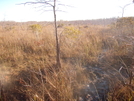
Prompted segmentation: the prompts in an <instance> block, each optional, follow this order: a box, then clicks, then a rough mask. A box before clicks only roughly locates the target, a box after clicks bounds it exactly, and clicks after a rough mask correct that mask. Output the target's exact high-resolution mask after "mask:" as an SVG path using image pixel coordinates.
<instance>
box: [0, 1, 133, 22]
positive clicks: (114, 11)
mask: <svg viewBox="0 0 134 101" xmlns="http://www.w3.org/2000/svg"><path fill="white" fill-rule="evenodd" d="M28 1H36V0H0V21H3V20H6V21H52V20H53V13H52V12H51V11H49V12H44V13H42V11H40V9H39V8H38V9H36V8H35V7H36V6H29V5H26V6H24V5H16V4H19V3H24V2H28ZM59 1H60V2H61V3H62V4H66V5H70V6H73V7H66V6H63V7H58V9H59V10H62V11H65V12H57V19H58V20H87V19H100V18H111V17H121V15H122V8H121V7H123V6H125V5H126V4H129V3H132V0H59ZM44 9H47V8H44ZM133 11H134V4H131V5H129V6H127V7H126V8H125V13H124V16H134V13H133Z"/></svg>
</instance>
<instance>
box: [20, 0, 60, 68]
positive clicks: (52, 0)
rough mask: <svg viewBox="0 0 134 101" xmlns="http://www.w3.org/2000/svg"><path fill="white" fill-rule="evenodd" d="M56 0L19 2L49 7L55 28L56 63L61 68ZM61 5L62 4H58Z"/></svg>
mask: <svg viewBox="0 0 134 101" xmlns="http://www.w3.org/2000/svg"><path fill="white" fill-rule="evenodd" d="M56 3H57V1H56V0H37V1H35V2H25V3H21V4H23V5H33V4H38V5H41V6H39V7H51V8H52V11H53V15H54V28H55V39H56V54H57V56H56V62H57V63H56V64H57V67H58V68H61V62H60V43H59V38H58V32H57V18H56ZM59 5H62V4H59Z"/></svg>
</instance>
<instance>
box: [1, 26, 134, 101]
mask: <svg viewBox="0 0 134 101" xmlns="http://www.w3.org/2000/svg"><path fill="white" fill-rule="evenodd" d="M21 27H22V28H23V30H21V29H22V28H20V26H15V27H14V28H10V29H6V28H5V29H3V28H2V27H1V28H0V47H1V48H0V51H1V52H0V64H1V65H0V67H1V71H3V72H2V73H1V75H0V81H1V86H0V87H1V88H0V89H1V94H0V100H1V101H77V99H78V97H79V96H80V95H81V89H83V88H84V87H85V85H86V84H88V82H90V80H89V78H90V76H91V74H89V72H87V70H86V68H82V67H85V66H87V65H90V66H96V65H98V66H103V67H104V66H105V67H106V66H111V65H112V66H115V68H117V69H118V68H120V66H121V65H122V64H123V63H122V62H120V61H121V59H123V61H124V62H125V63H124V64H126V65H127V66H131V65H130V64H131V63H132V62H130V61H129V60H132V59H131V58H132V56H133V55H132V53H133V46H132V45H128V44H129V43H128V40H127V41H122V39H123V38H121V37H120V38H119V37H114V34H113V32H112V31H111V30H110V29H109V28H108V27H107V28H106V27H102V26H91V25H89V26H88V27H87V28H84V27H82V26H69V27H68V26H66V27H62V28H60V30H61V31H62V30H63V31H62V33H60V34H61V35H60V42H61V43H60V46H61V60H62V68H61V69H60V70H57V69H56V66H55V62H56V61H55V60H56V57H55V56H56V53H55V36H54V34H53V27H52V26H51V25H49V26H42V30H41V32H40V34H39V38H37V36H36V35H35V34H34V33H33V32H32V31H31V30H30V29H29V28H28V26H26V25H23V26H21ZM66 28H69V29H68V30H69V31H66V30H64V29H66ZM123 40H124V39H123ZM120 58H121V59H120ZM108 69H109V68H108ZM133 83H134V82H133V80H132V83H131V85H128V86H127V85H121V84H120V85H119V88H118V87H117V86H115V88H113V91H111V92H110V93H109V95H108V100H109V101H119V100H120V101H132V99H133V98H134V96H133V92H134V89H133ZM116 87H117V88H116ZM113 94H114V95H113ZM126 94H127V95H126ZM122 95H123V96H124V98H123V99H128V100H122V98H121V96H122ZM113 99H114V100H113ZM117 99H119V100H117Z"/></svg>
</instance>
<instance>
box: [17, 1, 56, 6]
mask: <svg viewBox="0 0 134 101" xmlns="http://www.w3.org/2000/svg"><path fill="white" fill-rule="evenodd" d="M31 4H47V5H50V6H51V7H53V6H54V5H52V4H51V3H49V2H47V1H44V2H25V3H20V4H18V5H31Z"/></svg>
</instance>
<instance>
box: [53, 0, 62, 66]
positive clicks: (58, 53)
mask: <svg viewBox="0 0 134 101" xmlns="http://www.w3.org/2000/svg"><path fill="white" fill-rule="evenodd" d="M55 7H56V0H54V6H53V13H54V27H55V36H56V55H57V56H56V62H57V67H58V68H61V62H60V44H59V38H58V32H57V21H56V10H55Z"/></svg>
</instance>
